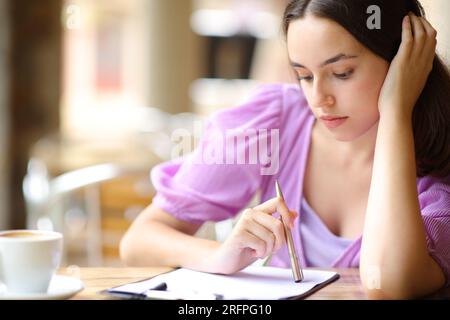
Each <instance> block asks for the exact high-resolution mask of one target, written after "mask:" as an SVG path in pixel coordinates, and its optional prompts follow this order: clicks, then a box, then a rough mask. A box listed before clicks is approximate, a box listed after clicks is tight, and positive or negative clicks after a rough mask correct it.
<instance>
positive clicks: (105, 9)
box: [0, 0, 450, 266]
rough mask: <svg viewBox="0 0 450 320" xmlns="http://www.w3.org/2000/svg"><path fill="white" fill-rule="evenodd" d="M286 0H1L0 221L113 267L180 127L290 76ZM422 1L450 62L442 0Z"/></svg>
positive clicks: (82, 259)
mask: <svg viewBox="0 0 450 320" xmlns="http://www.w3.org/2000/svg"><path fill="white" fill-rule="evenodd" d="M287 2H288V1H287V0H0V229H12V228H14V229H18V228H39V229H50V230H57V231H60V232H63V233H64V235H65V249H66V250H65V254H66V256H65V261H64V263H65V264H66V265H69V264H76V265H80V266H87V265H89V266H101V265H102V266H115V265H120V261H119V259H118V243H119V241H120V238H121V236H122V235H123V233H124V232H125V230H126V229H127V228H128V226H129V225H130V223H131V221H132V220H133V219H134V218H135V217H136V216H137V214H138V213H139V212H140V211H141V210H142V209H143V208H144V207H146V206H147V205H149V204H150V203H151V199H152V197H153V195H154V189H153V188H152V185H151V183H150V179H149V172H150V170H151V168H152V167H153V166H154V165H156V164H158V163H160V162H162V161H165V160H168V159H170V157H171V150H172V148H173V146H174V142H173V141H172V140H171V134H172V133H173V132H174V130H176V129H183V130H185V131H186V132H193V131H194V130H195V128H194V124H195V123H196V121H201V120H203V119H205V118H206V117H208V115H210V114H211V113H212V112H215V111H217V110H220V109H223V108H228V107H232V106H235V105H237V104H238V103H240V102H241V101H243V100H244V99H246V98H247V97H248V95H249V94H250V93H251V91H252V90H253V89H254V88H255V87H256V86H257V85H258V84H260V83H264V82H295V79H294V77H293V75H292V73H291V71H290V68H289V66H288V63H287V53H286V50H285V43H284V39H283V37H282V32H281V14H282V12H283V9H284V7H285V5H286V4H287ZM422 3H423V5H424V7H425V8H426V11H427V14H428V18H429V20H430V21H431V23H432V24H433V25H434V26H435V28H436V29H437V30H438V51H439V52H440V53H441V55H442V56H443V57H444V58H445V59H446V60H447V61H450V24H449V22H448V21H449V20H450V19H449V18H450V1H447V0H422ZM229 227H230V225H229V224H227V225H222V226H221V225H220V224H218V225H215V226H214V227H213V228H208V227H205V228H203V229H202V230H201V231H200V232H201V236H204V237H215V238H217V239H219V240H220V238H221V235H222V237H223V234H224V232H225V231H226V230H227V228H229ZM224 230H225V231H224Z"/></svg>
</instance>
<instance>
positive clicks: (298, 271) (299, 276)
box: [275, 180, 303, 282]
mask: <svg viewBox="0 0 450 320" xmlns="http://www.w3.org/2000/svg"><path fill="white" fill-rule="evenodd" d="M275 189H276V191H277V197H278V198H281V199H282V200H283V201H284V197H283V193H282V192H281V188H280V185H279V184H278V180H275ZM280 217H281V216H280ZM281 222H282V223H283V226H284V233H285V235H286V242H287V246H288V250H289V256H290V258H291V268H292V274H293V275H294V280H295V282H300V281H302V280H303V271H302V268H301V266H300V263H299V261H298V256H297V252H296V250H295V246H294V240H293V239H292V233H291V229H289V227H288V226H287V225H286V223H285V222H284V221H283V217H281Z"/></svg>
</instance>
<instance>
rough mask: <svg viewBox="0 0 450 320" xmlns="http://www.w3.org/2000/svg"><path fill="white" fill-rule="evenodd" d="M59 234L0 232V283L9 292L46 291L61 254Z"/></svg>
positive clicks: (16, 231)
mask: <svg viewBox="0 0 450 320" xmlns="http://www.w3.org/2000/svg"><path fill="white" fill-rule="evenodd" d="M62 245H63V236H62V234H61V233H58V232H53V231H42V230H9V231H0V282H3V283H4V284H5V285H6V287H7V290H8V293H13V294H27V293H45V292H47V290H48V286H49V284H50V281H51V279H52V277H53V275H54V274H55V272H56V269H57V268H58V267H59V264H60V262H61V256H62Z"/></svg>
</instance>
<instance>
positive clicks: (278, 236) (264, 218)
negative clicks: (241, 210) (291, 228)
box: [254, 213, 286, 251]
mask: <svg viewBox="0 0 450 320" xmlns="http://www.w3.org/2000/svg"><path fill="white" fill-rule="evenodd" d="M254 220H255V221H256V222H257V223H258V224H260V225H261V226H263V227H264V228H266V230H269V231H270V233H271V234H272V235H273V237H274V240H275V241H274V244H273V248H272V249H273V251H277V250H279V249H280V248H281V246H282V245H283V244H284V243H285V242H286V240H285V239H286V237H285V235H284V226H283V222H281V220H279V219H276V218H275V217H272V216H269V215H267V214H263V213H259V214H258V213H255V214H254Z"/></svg>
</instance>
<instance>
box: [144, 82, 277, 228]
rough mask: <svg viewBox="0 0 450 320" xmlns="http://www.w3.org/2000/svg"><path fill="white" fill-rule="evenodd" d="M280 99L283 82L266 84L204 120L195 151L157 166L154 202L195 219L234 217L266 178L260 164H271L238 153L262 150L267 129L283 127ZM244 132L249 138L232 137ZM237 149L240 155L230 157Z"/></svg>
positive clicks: (153, 178)
mask: <svg viewBox="0 0 450 320" xmlns="http://www.w3.org/2000/svg"><path fill="white" fill-rule="evenodd" d="M282 100H283V85H282V84H269V85H267V84H266V85H261V86H259V87H258V88H257V89H256V90H255V92H254V94H253V95H251V97H250V98H249V99H247V100H246V101H245V102H243V103H242V104H240V105H238V106H236V107H233V108H229V109H226V110H223V111H220V112H217V113H215V114H214V115H213V116H212V117H211V118H209V119H208V121H206V125H205V129H204V132H203V135H202V138H201V139H200V142H199V143H198V146H197V148H196V149H195V150H194V152H192V153H191V154H189V156H187V157H183V158H177V159H174V160H172V161H168V162H165V163H162V164H160V165H158V166H155V167H154V168H153V170H152V171H151V180H152V183H153V186H154V187H155V189H156V191H157V193H156V195H155V197H154V198H153V203H154V204H155V205H156V206H157V207H159V208H160V209H162V210H164V211H166V212H167V213H169V214H171V215H173V216H175V217H176V218H178V219H180V220H184V221H188V222H192V223H202V222H205V221H220V220H225V219H228V218H232V217H234V216H235V215H236V214H237V213H238V212H239V211H240V210H242V209H243V208H245V206H246V205H247V204H248V203H249V202H250V200H251V199H252V197H253V196H254V195H255V193H256V191H257V190H258V188H259V187H260V185H261V179H262V178H263V175H262V171H261V168H262V166H264V165H267V163H266V162H264V163H261V162H260V161H254V160H255V159H251V156H249V157H247V158H245V159H244V160H245V161H238V160H239V159H240V160H243V159H242V158H239V156H238V154H242V152H253V153H254V151H255V150H261V148H260V147H261V146H260V145H258V144H259V143H260V142H264V143H265V142H266V141H265V140H266V138H267V136H269V142H270V134H269V132H270V131H271V130H272V129H274V128H277V127H278V125H279V123H278V122H279V119H280V110H281V107H282V104H283V101H282ZM261 133H263V134H261ZM242 134H243V135H245V136H246V137H247V139H244V140H239V138H237V139H236V138H233V137H234V136H239V135H242ZM263 135H264V136H265V137H263ZM224 137H225V138H224ZM238 141H240V142H238ZM242 141H246V142H244V143H242ZM234 143H235V144H234ZM256 145H258V146H257V147H258V148H257V149H255V148H254V147H255V146H256ZM222 151H223V154H222ZM234 151H235V152H236V154H235V155H236V156H233V154H231V156H230V152H231V153H232V152H234ZM269 155H270V154H269ZM247 156H248V154H247ZM253 156H254V154H253ZM218 160H219V161H218Z"/></svg>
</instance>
